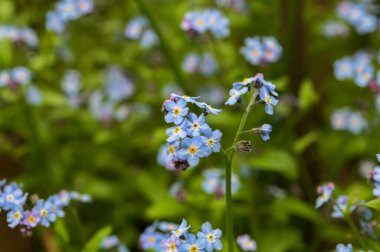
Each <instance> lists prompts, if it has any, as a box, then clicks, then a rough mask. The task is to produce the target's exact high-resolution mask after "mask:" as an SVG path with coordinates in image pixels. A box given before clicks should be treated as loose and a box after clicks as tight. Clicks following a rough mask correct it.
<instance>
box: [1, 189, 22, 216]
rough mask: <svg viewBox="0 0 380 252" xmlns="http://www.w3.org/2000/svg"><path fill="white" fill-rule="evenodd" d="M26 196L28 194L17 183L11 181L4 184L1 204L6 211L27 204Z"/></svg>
mask: <svg viewBox="0 0 380 252" xmlns="http://www.w3.org/2000/svg"><path fill="white" fill-rule="evenodd" d="M26 197H27V195H26V194H24V193H23V191H22V190H21V188H20V187H18V186H17V185H16V183H11V184H9V185H6V186H4V188H3V191H2V192H1V193H0V205H1V206H2V208H3V209H4V210H6V211H8V210H12V209H15V208H18V207H22V206H23V205H24V204H25V201H26Z"/></svg>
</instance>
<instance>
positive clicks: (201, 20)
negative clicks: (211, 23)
mask: <svg viewBox="0 0 380 252" xmlns="http://www.w3.org/2000/svg"><path fill="white" fill-rule="evenodd" d="M197 24H198V25H199V26H203V25H204V24H205V21H204V20H203V19H201V18H200V19H198V20H197Z"/></svg>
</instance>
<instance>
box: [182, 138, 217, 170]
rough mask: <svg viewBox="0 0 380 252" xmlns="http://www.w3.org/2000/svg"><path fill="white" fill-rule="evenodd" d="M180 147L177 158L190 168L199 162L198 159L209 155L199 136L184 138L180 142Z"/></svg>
mask: <svg viewBox="0 0 380 252" xmlns="http://www.w3.org/2000/svg"><path fill="white" fill-rule="evenodd" d="M181 147H182V148H181V150H180V151H179V152H178V156H179V158H180V159H181V160H186V161H187V162H188V163H189V165H190V166H196V165H197V164H198V162H199V158H201V157H206V156H207V155H209V153H208V151H207V148H206V146H205V144H204V143H203V141H202V138H201V137H200V136H196V137H194V138H185V139H184V140H183V141H182V146H181Z"/></svg>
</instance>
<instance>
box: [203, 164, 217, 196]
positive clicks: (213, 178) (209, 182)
mask: <svg viewBox="0 0 380 252" xmlns="http://www.w3.org/2000/svg"><path fill="white" fill-rule="evenodd" d="M203 176H204V180H203V183H202V189H203V191H205V192H206V193H208V194H211V193H215V192H216V190H217V189H218V187H219V186H220V177H221V172H220V171H219V170H216V169H210V170H205V171H204V172H203Z"/></svg>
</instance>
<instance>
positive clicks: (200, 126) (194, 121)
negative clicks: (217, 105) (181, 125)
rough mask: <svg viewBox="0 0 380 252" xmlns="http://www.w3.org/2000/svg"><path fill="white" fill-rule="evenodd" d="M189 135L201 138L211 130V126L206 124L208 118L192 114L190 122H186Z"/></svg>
mask: <svg viewBox="0 0 380 252" xmlns="http://www.w3.org/2000/svg"><path fill="white" fill-rule="evenodd" d="M186 124H187V125H186V127H187V135H189V136H194V137H195V136H200V135H201V133H204V132H205V131H206V130H208V129H210V126H209V125H208V124H207V123H206V118H205V116H204V115H203V114H201V115H200V116H199V117H197V115H196V114H194V113H190V114H189V120H188V121H187V122H186Z"/></svg>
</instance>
